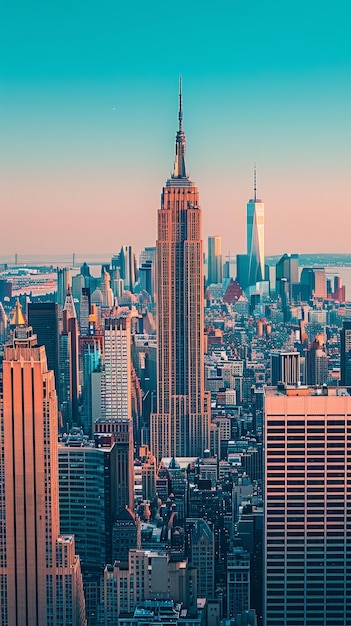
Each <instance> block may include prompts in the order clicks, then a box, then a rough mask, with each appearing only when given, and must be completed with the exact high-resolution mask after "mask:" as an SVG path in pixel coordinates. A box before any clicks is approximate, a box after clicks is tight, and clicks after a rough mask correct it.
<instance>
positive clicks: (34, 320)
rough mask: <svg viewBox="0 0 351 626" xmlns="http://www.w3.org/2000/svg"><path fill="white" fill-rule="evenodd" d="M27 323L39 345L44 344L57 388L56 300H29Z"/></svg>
mask: <svg viewBox="0 0 351 626" xmlns="http://www.w3.org/2000/svg"><path fill="white" fill-rule="evenodd" d="M28 325H29V326H31V327H32V328H33V331H34V333H35V334H36V336H37V341H38V345H39V346H45V352H46V359H47V363H48V369H49V370H54V374H55V388H56V389H57V391H58V389H59V380H60V375H59V320H58V305H57V302H34V303H33V302H30V303H29V304H28Z"/></svg>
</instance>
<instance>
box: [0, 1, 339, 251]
mask: <svg viewBox="0 0 351 626" xmlns="http://www.w3.org/2000/svg"><path fill="white" fill-rule="evenodd" d="M350 24H351V3H350V2H349V1H346V0H344V1H340V0H336V1H335V2H334V3H330V2H328V3H327V2H325V1H321V2H316V1H315V0H304V1H302V0H297V1H295V2H282V1H281V0H280V2H277V1H275V0H274V1H272V0H267V1H266V2H263V1H262V0H260V1H259V0H252V1H250V2H248V0H241V1H238V0H225V1H224V0H218V1H217V2H216V3H213V2H209V1H208V0H201V1H200V0H188V1H187V2H183V3H171V2H168V1H167V0H164V1H163V2H159V1H156V0H154V1H153V2H141V1H140V0H136V1H135V2H128V3H125V4H123V3H122V2H118V1H117V0H115V1H114V2H112V1H111V0H106V1H105V2H101V3H96V2H94V3H93V2H91V1H89V0H87V1H85V2H81V1H80V0H73V1H72V0H70V1H69V2H68V1H65V0H63V1H61V2H56V1H52V2H45V3H44V2H43V1H42V0H37V1H36V2H35V3H28V2H23V1H16V0H13V2H11V3H10V2H9V3H6V4H3V6H2V10H1V20H0V142H1V156H0V167H1V171H0V202H1V218H0V219H1V222H0V223H1V226H2V228H1V232H2V233H5V236H4V235H2V237H1V253H2V254H13V253H14V252H18V253H44V254H46V253H49V252H57V253H69V252H73V251H75V252H79V253H85V252H91V253H97V252H105V251H108V252H114V251H116V250H118V249H119V247H120V246H121V245H122V244H134V245H135V247H136V249H137V250H140V249H141V248H142V247H144V246H145V245H153V244H154V241H155V239H156V211H157V208H158V206H159V198H160V191H161V187H162V185H163V184H164V181H165V179H166V178H167V176H168V175H169V172H170V170H171V168H172V163H173V149H174V137H175V132H176V127H177V91H178V76H179V74H180V73H181V74H182V76H183V91H184V129H185V132H186V137H187V166H188V170H189V172H190V175H191V178H192V179H193V180H194V181H195V182H196V184H197V185H198V187H199V189H200V198H201V205H202V209H203V235H204V238H206V237H207V236H208V235H222V241H223V253H224V254H227V253H228V252H229V251H230V252H231V254H233V255H234V254H236V253H238V252H244V249H245V205H246V202H247V201H248V199H249V197H250V196H251V193H252V169H253V162H254V161H256V162H257V168H258V190H259V195H260V196H261V197H262V199H263V200H264V202H265V207H266V231H265V235H266V236H265V238H266V253H267V254H278V253H280V252H281V253H283V252H319V251H324V252H350V227H351V211H350V209H351V207H350V200H349V193H348V187H349V180H350V168H351V148H350V145H351V142H350V110H351V81H350V77H351V39H350Z"/></svg>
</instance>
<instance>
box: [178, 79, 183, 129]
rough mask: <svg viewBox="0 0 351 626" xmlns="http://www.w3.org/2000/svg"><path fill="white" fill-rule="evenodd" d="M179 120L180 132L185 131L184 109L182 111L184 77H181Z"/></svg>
mask: <svg viewBox="0 0 351 626" xmlns="http://www.w3.org/2000/svg"><path fill="white" fill-rule="evenodd" d="M178 120H179V131H180V132H182V130H183V109H182V75H180V76H179V112H178Z"/></svg>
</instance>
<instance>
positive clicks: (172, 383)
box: [151, 86, 209, 459]
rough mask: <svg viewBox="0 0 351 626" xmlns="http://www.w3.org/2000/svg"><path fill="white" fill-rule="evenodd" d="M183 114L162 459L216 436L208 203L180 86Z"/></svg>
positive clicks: (161, 361) (173, 205)
mask: <svg viewBox="0 0 351 626" xmlns="http://www.w3.org/2000/svg"><path fill="white" fill-rule="evenodd" d="M178 119H179V128H178V132H177V135H176V145H175V162H174V169H173V173H172V175H171V178H169V179H168V180H167V182H166V185H165V187H164V188H163V189H162V194H161V208H160V209H159V211H158V239H157V243H156V282H157V341H158V359H157V413H155V414H153V415H152V416H151V449H152V452H153V453H154V455H155V457H156V458H157V459H160V458H162V456H173V455H175V456H188V455H200V454H202V453H203V451H204V449H205V448H207V447H208V435H209V402H208V397H207V394H206V393H205V389H204V339H203V335H204V294H203V285H204V281H203V244H202V239H201V209H200V206H199V192H198V189H197V187H196V186H195V184H194V183H193V182H191V181H190V180H189V177H188V175H187V172H186V167H185V135H184V132H183V111H182V92H181V86H180V93H179V113H178Z"/></svg>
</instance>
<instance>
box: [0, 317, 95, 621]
mask: <svg viewBox="0 0 351 626" xmlns="http://www.w3.org/2000/svg"><path fill="white" fill-rule="evenodd" d="M0 428H1V433H2V435H1V441H0V473H1V498H0V520H1V524H0V622H1V624H8V625H9V626H15V625H17V624H38V625H39V624H47V625H50V626H53V625H54V624H55V625H58V624H67V623H70V624H72V625H76V626H78V625H79V626H80V625H83V624H85V616H84V597H83V587H82V580H81V573H80V564H79V558H78V557H76V556H75V554H74V538H73V537H72V536H66V537H60V536H59V505H58V462H57V435H58V432H57V401H56V392H55V384H54V374H53V372H52V371H48V368H47V362H46V355H45V348H44V346H40V347H38V346H37V345H36V336H35V335H33V333H32V329H31V328H27V327H26V326H25V325H21V326H17V328H16V329H15V330H14V338H13V345H7V346H6V347H5V352H4V361H3V398H2V402H0ZM61 557H62V558H61Z"/></svg>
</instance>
